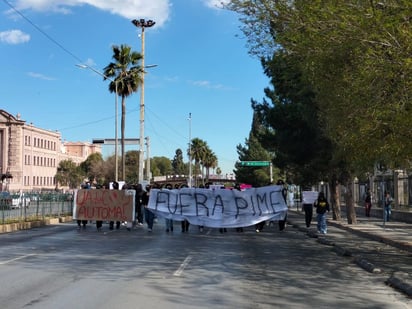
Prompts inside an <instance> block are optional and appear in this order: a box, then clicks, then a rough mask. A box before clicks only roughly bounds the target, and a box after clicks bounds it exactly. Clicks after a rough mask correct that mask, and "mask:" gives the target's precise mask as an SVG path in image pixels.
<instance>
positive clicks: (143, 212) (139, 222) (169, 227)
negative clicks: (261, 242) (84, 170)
mask: <svg viewBox="0 0 412 309" xmlns="http://www.w3.org/2000/svg"><path fill="white" fill-rule="evenodd" d="M276 185H279V186H282V189H281V195H282V197H283V199H284V201H285V204H287V199H288V190H287V185H286V184H285V183H284V182H283V181H282V180H279V181H278V182H277V183H276ZM109 188H110V189H113V190H134V191H135V199H134V201H135V203H134V214H135V217H134V220H133V221H132V222H130V221H129V222H126V221H123V222H121V221H116V222H115V221H110V222H109V229H110V230H114V228H116V229H120V227H121V226H125V227H126V228H127V230H129V231H130V230H131V229H132V228H137V227H141V226H143V220H144V221H145V222H146V224H147V231H148V232H149V233H150V232H152V231H153V225H154V223H155V221H156V215H155V213H154V212H152V211H151V210H150V209H149V207H148V204H149V198H150V191H151V188H152V187H151V186H150V185H147V186H145V187H144V188H143V186H142V185H141V184H136V185H131V184H123V186H120V184H119V183H118V182H113V183H111V184H110V185H103V186H96V189H109ZM155 188H159V189H160V187H155ZM198 188H208V186H207V185H206V186H202V185H200V186H199V187H198ZM82 189H91V187H90V184H89V183H87V184H86V185H83V186H82ZM164 189H168V190H172V189H173V187H172V186H171V185H168V186H166V187H164ZM233 190H239V191H241V188H240V185H235V186H234V188H233ZM164 220H165V231H166V232H167V233H169V232H173V229H174V222H173V220H172V219H170V218H165V219H164ZM286 220H287V215H286V216H285V217H284V218H283V219H280V220H279V221H278V225H279V230H280V231H283V230H284V229H285V227H286ZM77 222H78V225H79V226H80V225H81V224H83V227H85V226H86V224H87V222H88V221H87V220H77ZM267 223H269V226H270V224H271V223H272V222H269V221H261V222H259V223H257V224H256V225H255V230H256V232H257V233H259V232H261V231H262V230H263V228H264V226H265V225H266V224H267ZM102 225H103V221H101V220H96V228H97V230H98V231H101V229H102ZM179 225H181V231H182V233H187V232H188V231H189V226H190V222H189V221H188V220H186V219H184V220H183V221H180V222H179ZM203 229H204V226H202V225H199V226H198V230H199V232H203ZM219 231H220V233H224V232H227V229H226V228H224V227H222V228H219ZM236 231H237V232H243V227H237V228H236Z"/></svg>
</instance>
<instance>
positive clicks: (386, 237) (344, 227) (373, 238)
mask: <svg viewBox="0 0 412 309" xmlns="http://www.w3.org/2000/svg"><path fill="white" fill-rule="evenodd" d="M342 215H343V216H344V217H343V218H342V220H340V221H334V220H332V218H331V213H329V216H328V217H329V218H328V234H326V235H319V234H318V233H317V228H316V214H315V213H314V215H313V220H312V224H311V227H310V228H307V227H306V224H305V215H304V212H303V211H299V210H297V209H291V208H290V209H289V211H288V224H289V225H292V226H293V227H294V228H297V229H299V230H300V231H302V232H306V233H307V235H308V236H309V237H313V238H317V239H318V242H320V243H322V244H325V245H330V246H333V249H334V250H335V251H337V253H338V254H340V255H342V256H349V257H353V258H354V262H355V263H356V264H358V265H359V266H360V267H362V268H363V269H365V270H367V271H369V272H371V273H384V274H386V273H387V274H388V276H389V277H388V278H387V279H386V281H385V282H386V283H387V284H388V285H390V286H393V287H394V288H396V289H397V290H399V291H401V292H403V293H404V294H406V295H408V296H409V297H412V258H411V254H410V253H412V224H410V223H404V222H399V221H390V222H385V224H384V222H383V219H382V218H376V217H369V218H368V217H362V216H358V217H357V224H348V223H347V220H346V216H345V214H344V213H343V214H342ZM384 244H385V245H387V246H385V245H384ZM379 246H381V247H382V248H380V249H376V248H377V247H379ZM391 248H392V249H391ZM381 249H382V250H386V251H391V252H390V254H387V253H386V252H385V253H384V252H380V251H379V250H381ZM398 249H399V250H403V253H402V254H398V253H397V252H400V251H397V250H398ZM376 250H378V251H376ZM376 264H379V265H380V266H382V267H383V269H384V270H383V271H382V269H381V268H379V267H377V266H376Z"/></svg>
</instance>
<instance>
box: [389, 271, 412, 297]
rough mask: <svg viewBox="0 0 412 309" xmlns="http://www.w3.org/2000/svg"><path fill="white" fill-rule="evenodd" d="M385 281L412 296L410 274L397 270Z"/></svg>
mask: <svg viewBox="0 0 412 309" xmlns="http://www.w3.org/2000/svg"><path fill="white" fill-rule="evenodd" d="M385 283H386V284H387V285H389V286H391V287H393V288H395V289H396V290H398V291H401V292H402V293H405V294H406V295H408V296H409V297H411V298H412V284H411V283H412V278H411V276H410V275H409V274H406V273H403V272H395V273H394V274H392V276H391V277H390V278H389V279H388V280H386V282H385Z"/></svg>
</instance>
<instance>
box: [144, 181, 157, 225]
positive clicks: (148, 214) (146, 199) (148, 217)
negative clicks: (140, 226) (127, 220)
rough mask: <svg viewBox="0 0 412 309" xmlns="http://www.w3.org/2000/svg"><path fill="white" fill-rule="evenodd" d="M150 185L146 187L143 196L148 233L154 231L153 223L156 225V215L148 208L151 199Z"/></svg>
mask: <svg viewBox="0 0 412 309" xmlns="http://www.w3.org/2000/svg"><path fill="white" fill-rule="evenodd" d="M150 189H151V188H150V185H147V186H146V191H144V192H143V194H142V205H143V207H144V218H145V220H146V223H147V231H148V232H152V231H153V223H154V218H155V216H154V213H153V212H151V211H150V209H149V208H148V207H147V206H148V204H149V197H150Z"/></svg>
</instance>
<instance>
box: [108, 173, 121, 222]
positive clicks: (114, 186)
mask: <svg viewBox="0 0 412 309" xmlns="http://www.w3.org/2000/svg"><path fill="white" fill-rule="evenodd" d="M113 190H119V183H118V182H117V181H114V182H113ZM113 228H114V221H110V223H109V229H110V230H113ZM118 229H120V221H116V230H118Z"/></svg>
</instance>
